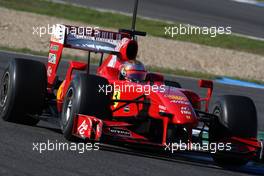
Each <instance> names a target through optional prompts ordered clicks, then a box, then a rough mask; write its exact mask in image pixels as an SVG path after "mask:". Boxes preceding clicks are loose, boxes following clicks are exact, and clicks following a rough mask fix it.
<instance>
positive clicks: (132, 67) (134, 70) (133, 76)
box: [119, 60, 147, 82]
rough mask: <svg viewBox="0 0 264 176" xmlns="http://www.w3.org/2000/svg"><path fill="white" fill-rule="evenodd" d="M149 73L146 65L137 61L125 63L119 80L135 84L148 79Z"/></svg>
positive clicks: (121, 68)
mask: <svg viewBox="0 0 264 176" xmlns="http://www.w3.org/2000/svg"><path fill="white" fill-rule="evenodd" d="M146 75H147V71H146V69H145V67H144V65H143V64H142V63H141V62H140V61H137V60H131V61H126V62H124V63H123V64H122V65H121V67H120V73H119V79H120V80H129V81H133V82H142V81H144V80H145V79H146Z"/></svg>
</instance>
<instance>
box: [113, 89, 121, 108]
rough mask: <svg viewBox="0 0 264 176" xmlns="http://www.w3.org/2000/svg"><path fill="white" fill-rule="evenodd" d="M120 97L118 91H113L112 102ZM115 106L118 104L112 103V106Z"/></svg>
mask: <svg viewBox="0 0 264 176" xmlns="http://www.w3.org/2000/svg"><path fill="white" fill-rule="evenodd" d="M120 95H121V93H120V91H119V90H115V91H114V94H113V100H119V99H120ZM117 105H118V102H114V105H113V106H114V107H115V108H116V107H117Z"/></svg>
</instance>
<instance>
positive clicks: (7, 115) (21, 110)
mask: <svg viewBox="0 0 264 176" xmlns="http://www.w3.org/2000/svg"><path fill="white" fill-rule="evenodd" d="M46 89H47V76H46V67H45V65H44V64H43V63H41V62H38V61H34V60H27V59H20V58H15V59H13V60H12V61H11V62H10V63H9V65H8V67H7V68H6V70H5V72H4V74H3V76H2V79H1V84H0V116H1V118H2V119H3V120H5V121H8V122H14V123H20V124H26V125H36V124H37V123H38V122H39V119H38V118H37V117H36V116H35V115H38V114H41V113H42V110H43V107H44V104H45V96H46Z"/></svg>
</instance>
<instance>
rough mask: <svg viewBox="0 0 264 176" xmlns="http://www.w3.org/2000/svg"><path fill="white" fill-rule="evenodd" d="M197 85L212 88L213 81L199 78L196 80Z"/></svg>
mask: <svg viewBox="0 0 264 176" xmlns="http://www.w3.org/2000/svg"><path fill="white" fill-rule="evenodd" d="M198 85H199V87H203V88H211V89H212V88H213V81H211V80H203V79H201V80H199V81H198Z"/></svg>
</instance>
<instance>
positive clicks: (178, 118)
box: [0, 18, 263, 165]
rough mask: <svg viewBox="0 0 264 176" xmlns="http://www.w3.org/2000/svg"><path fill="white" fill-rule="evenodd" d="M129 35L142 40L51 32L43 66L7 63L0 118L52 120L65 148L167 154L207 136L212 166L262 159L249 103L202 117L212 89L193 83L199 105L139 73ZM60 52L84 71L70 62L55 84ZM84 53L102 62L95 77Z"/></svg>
mask: <svg viewBox="0 0 264 176" xmlns="http://www.w3.org/2000/svg"><path fill="white" fill-rule="evenodd" d="M134 23H135V18H134V20H133V24H134ZM133 26H134V25H133ZM137 35H146V33H144V32H139V31H135V30H134V27H133V28H132V30H120V31H119V32H110V31H103V30H98V29H97V30H91V31H89V30H87V28H80V27H75V26H67V25H57V26H56V28H55V30H54V33H53V35H52V37H51V41H50V50H49V56H48V64H47V66H45V65H44V64H43V63H41V62H37V61H33V60H26V59H14V60H12V61H11V62H10V64H9V66H8V68H7V69H6V71H5V73H4V74H3V77H2V80H1V89H0V90H1V94H0V95H1V96H0V116H1V117H2V118H3V119H4V120H6V121H10V122H16V123H23V124H28V125H35V124H37V123H38V121H39V120H40V118H38V115H41V118H44V117H47V118H54V119H58V121H59V122H60V125H61V129H62V133H63V135H64V136H65V138H66V139H68V140H70V141H75V140H77V139H85V140H89V141H101V142H105V143H107V142H110V141H111V142H113V141H116V142H122V143H133V144H141V145H148V146H155V147H164V148H170V149H173V147H175V144H177V146H178V147H181V146H179V145H178V144H181V145H183V144H185V146H188V147H189V148H190V147H191V146H192V147H193V146H194V145H196V146H197V145H198V144H201V141H202V137H203V135H202V134H203V133H204V132H205V131H207V132H208V141H209V143H208V144H217V146H218V148H217V149H216V150H215V152H211V153H213V154H212V157H213V159H214V160H215V161H216V162H217V163H219V164H222V165H229V164H232V165H244V164H246V163H247V162H248V161H249V160H252V159H256V158H257V159H261V158H262V157H263V143H262V142H260V141H258V140H257V138H256V136H257V115H256V108H255V105H254V103H253V101H252V100H251V99H250V98H247V97H242V96H234V95H225V96H222V97H220V98H218V100H217V101H216V103H215V104H214V105H213V108H212V112H211V113H209V110H208V107H209V102H210V99H211V95H212V91H213V83H212V81H207V80H200V81H199V86H200V87H202V88H207V97H206V98H201V97H200V96H199V95H197V94H196V93H195V92H193V91H191V90H187V89H183V88H181V87H180V84H179V83H177V82H171V81H167V80H165V79H164V76H162V75H160V74H157V73H150V72H147V71H146V70H145V68H144V65H142V64H141V63H140V62H139V61H136V56H137V50H138V44H137V41H136V36H137ZM64 48H72V49H80V50H85V51H87V52H88V63H82V62H77V61H70V62H69V67H68V70H67V74H66V77H65V78H64V80H63V81H60V80H59V79H58V76H57V70H58V67H59V63H60V61H61V55H62V51H63V49H64ZM91 52H95V53H100V54H101V56H102V57H101V59H100V60H99V67H98V68H97V72H96V74H95V75H93V74H90V70H89V69H90V54H91ZM104 54H108V56H107V57H106V58H104V57H103V55H104ZM202 106H204V107H202ZM197 129H198V130H199V134H198V135H197V134H196V133H195V132H197ZM189 148H188V149H189ZM208 150H209V152H210V150H212V149H211V148H208Z"/></svg>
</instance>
